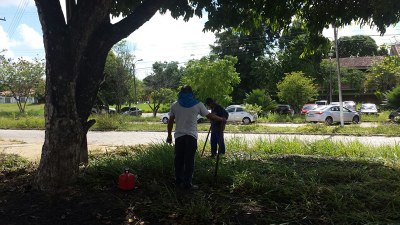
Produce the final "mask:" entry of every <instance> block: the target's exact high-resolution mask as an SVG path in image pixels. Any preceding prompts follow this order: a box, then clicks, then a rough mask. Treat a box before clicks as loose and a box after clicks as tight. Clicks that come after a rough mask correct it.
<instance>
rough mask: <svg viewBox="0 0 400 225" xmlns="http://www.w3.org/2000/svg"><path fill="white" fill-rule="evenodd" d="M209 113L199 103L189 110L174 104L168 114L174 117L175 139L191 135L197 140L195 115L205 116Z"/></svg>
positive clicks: (176, 103)
mask: <svg viewBox="0 0 400 225" xmlns="http://www.w3.org/2000/svg"><path fill="white" fill-rule="evenodd" d="M209 113H210V112H209V111H208V110H207V108H206V107H205V106H204V104H203V103H201V102H199V103H197V104H196V105H194V106H192V107H190V108H185V107H183V106H181V105H180V104H179V103H178V102H175V103H174V104H173V105H172V106H171V111H170V112H169V115H171V116H175V124H176V127H175V133H174V136H175V139H176V138H178V137H181V136H184V135H191V136H193V137H194V138H196V139H197V115H199V114H200V115H201V116H207V115H208V114H209Z"/></svg>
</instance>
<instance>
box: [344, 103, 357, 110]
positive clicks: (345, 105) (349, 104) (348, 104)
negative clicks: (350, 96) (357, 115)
mask: <svg viewBox="0 0 400 225" xmlns="http://www.w3.org/2000/svg"><path fill="white" fill-rule="evenodd" d="M343 106H344V107H346V108H348V109H350V110H352V111H356V103H355V102H354V101H343Z"/></svg>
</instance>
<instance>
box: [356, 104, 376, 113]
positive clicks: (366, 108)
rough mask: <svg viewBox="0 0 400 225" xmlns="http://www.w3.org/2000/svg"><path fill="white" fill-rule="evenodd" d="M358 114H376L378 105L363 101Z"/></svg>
mask: <svg viewBox="0 0 400 225" xmlns="http://www.w3.org/2000/svg"><path fill="white" fill-rule="evenodd" d="M360 114H367V115H370V114H374V115H378V107H376V105H375V104H373V103H364V104H361V107H360Z"/></svg>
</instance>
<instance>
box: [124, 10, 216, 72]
mask: <svg viewBox="0 0 400 225" xmlns="http://www.w3.org/2000/svg"><path fill="white" fill-rule="evenodd" d="M204 22H205V19H199V18H192V19H191V20H189V22H184V21H183V20H182V19H179V20H175V19H173V18H172V17H171V16H170V15H160V14H156V15H155V16H154V17H153V18H152V19H151V20H150V21H149V22H147V23H145V24H144V25H143V26H142V27H140V28H139V29H138V30H137V31H135V32H134V33H133V34H131V35H130V36H129V37H128V40H129V42H131V43H133V45H134V46H135V51H134V53H133V54H134V55H136V57H137V58H138V59H143V62H138V63H137V68H138V70H137V73H138V77H139V78H140V79H142V78H144V77H145V76H146V75H148V73H149V72H150V71H151V66H152V64H153V63H154V62H156V61H162V62H163V61H167V62H170V61H178V62H180V63H184V62H187V61H188V60H189V59H192V58H197V59H198V58H201V57H202V56H206V55H208V54H209V52H210V49H209V45H210V44H212V43H214V40H215V37H214V34H213V33H211V32H207V33H204V32H203V31H202V30H203V27H204Z"/></svg>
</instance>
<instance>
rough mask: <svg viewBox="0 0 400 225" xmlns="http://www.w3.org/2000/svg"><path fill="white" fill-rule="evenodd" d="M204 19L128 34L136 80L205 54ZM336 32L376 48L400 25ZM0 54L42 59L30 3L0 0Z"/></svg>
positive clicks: (157, 24) (396, 34)
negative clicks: (159, 66) (160, 65)
mask: <svg viewBox="0 0 400 225" xmlns="http://www.w3.org/2000/svg"><path fill="white" fill-rule="evenodd" d="M62 2H64V1H62ZM2 19H5V21H3V20H2ZM206 19H207V18H202V19H198V18H193V19H191V20H190V21H189V22H184V21H183V20H181V19H178V20H175V19H173V18H171V17H170V16H169V15H168V13H167V15H160V14H156V15H155V16H154V17H153V18H152V19H151V20H150V21H148V22H147V23H145V24H144V25H143V26H142V27H140V28H139V29H138V30H136V31H135V32H134V33H133V34H131V35H130V36H129V37H128V38H127V43H128V47H129V49H131V51H132V53H133V54H134V55H135V56H136V59H137V61H136V74H137V77H138V79H143V78H144V77H146V76H147V75H149V74H150V73H151V72H152V69H151V68H152V64H153V63H154V62H157V61H161V62H164V61H167V62H171V61H177V62H179V63H181V65H182V66H183V65H184V63H185V62H187V61H188V60H189V59H199V58H201V57H203V56H206V55H208V54H209V52H210V49H209V45H210V44H213V43H214V41H215V37H214V34H213V33H211V32H203V31H202V29H203V25H204V22H205V21H206ZM338 33H339V37H341V36H352V35H371V37H372V38H374V39H375V40H376V43H377V44H378V45H381V44H389V45H390V44H394V43H396V42H398V43H400V24H397V25H396V26H392V27H389V28H388V29H387V32H386V34H385V35H384V36H383V37H382V36H379V33H378V32H377V31H376V29H374V28H372V29H370V28H369V27H363V28H361V29H360V28H359V26H347V27H344V28H340V29H339V32H338ZM323 35H324V36H326V37H328V38H330V39H331V40H333V30H332V29H326V30H324V32H323ZM3 49H6V51H3ZM0 52H2V53H0V54H4V55H5V56H6V57H7V58H18V57H23V58H27V59H29V58H34V57H38V58H44V48H43V38H42V31H41V26H40V22H39V19H38V16H37V11H36V7H35V4H34V1H33V0H0Z"/></svg>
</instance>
